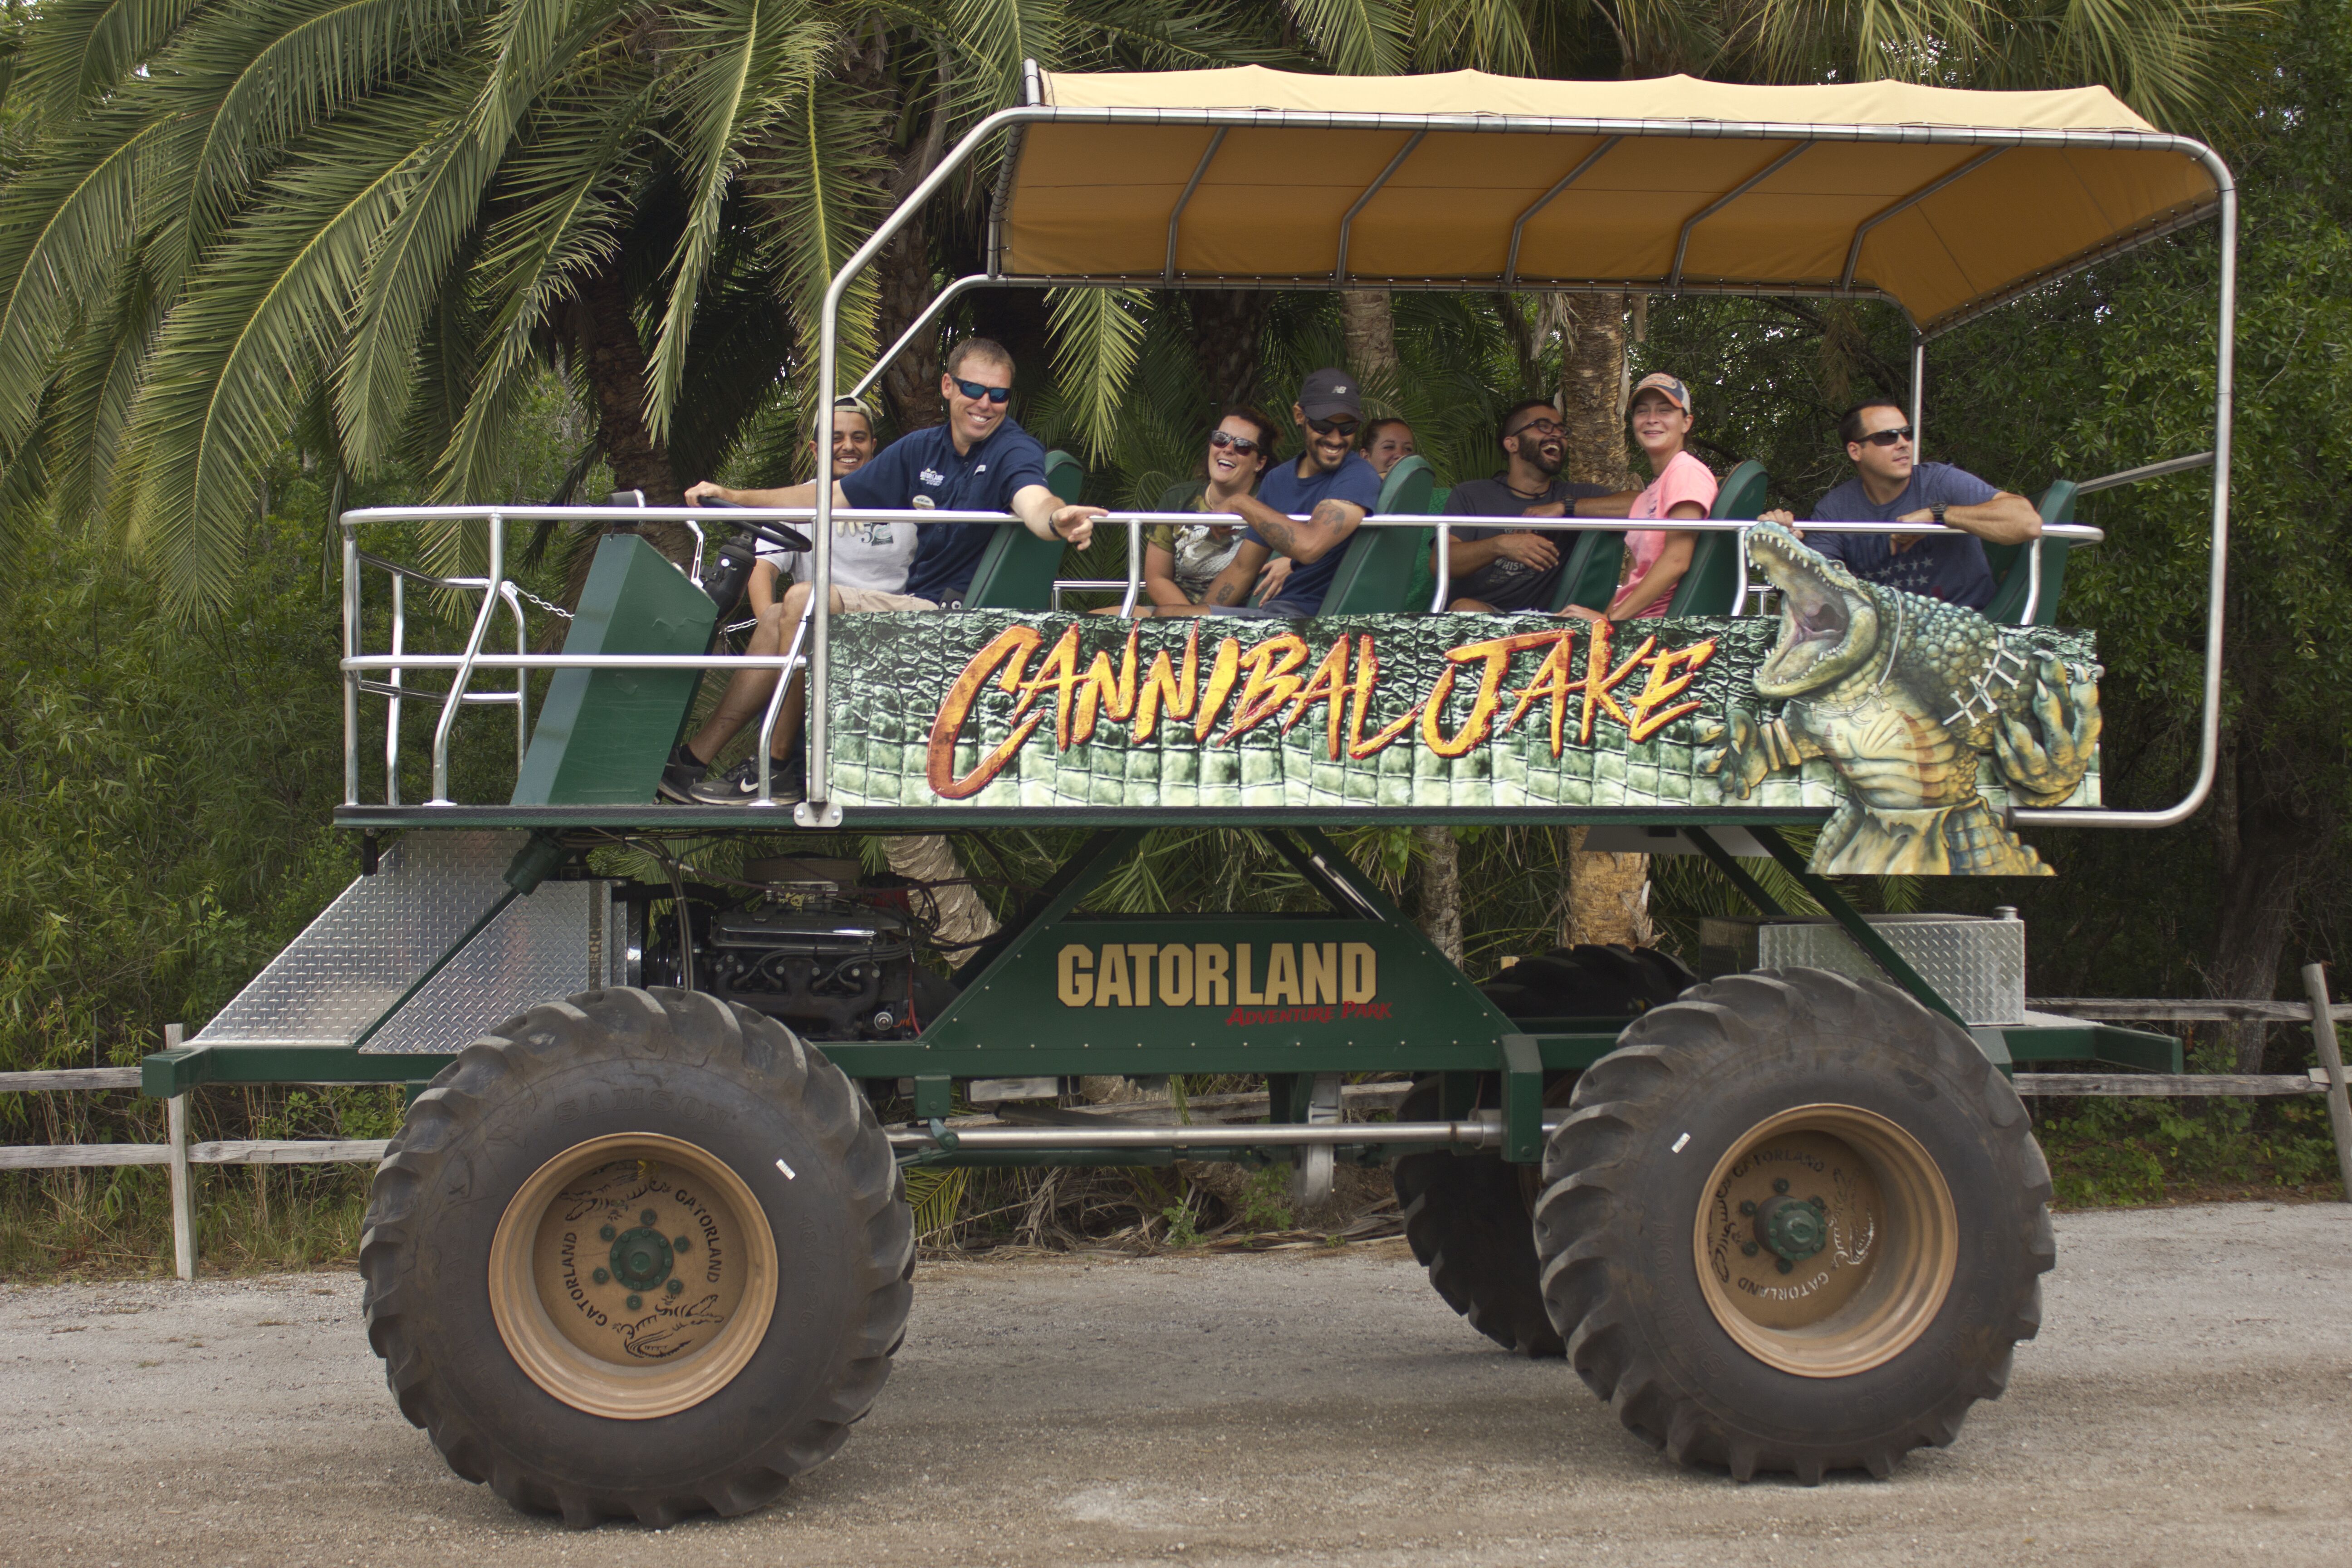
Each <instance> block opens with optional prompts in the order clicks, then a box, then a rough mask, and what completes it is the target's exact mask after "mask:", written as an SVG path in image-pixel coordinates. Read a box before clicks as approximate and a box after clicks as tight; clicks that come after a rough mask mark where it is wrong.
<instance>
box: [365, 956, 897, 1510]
mask: <svg viewBox="0 0 2352 1568" xmlns="http://www.w3.org/2000/svg"><path fill="white" fill-rule="evenodd" d="M913 1267H914V1225H913V1217H912V1215H910V1214H909V1212H908V1207H907V1204H906V1201H905V1193H904V1185H903V1183H902V1182H901V1179H900V1177H899V1173H898V1166H897V1163H895V1162H894V1160H893V1159H892V1157H891V1152H890V1147H889V1144H888V1142H887V1140H886V1139H885V1137H884V1135H883V1133H882V1131H881V1128H880V1126H879V1124H878V1123H877V1122H876V1121H875V1119H874V1113H873V1110H872V1109H871V1108H870V1107H869V1106H868V1105H867V1104H866V1099H865V1097H864V1096H863V1095H861V1094H859V1093H857V1092H856V1089H855V1087H854V1086H853V1085H852V1084H851V1082H850V1080H849V1079H847V1078H846V1077H845V1076H844V1075H843V1074H842V1072H841V1071H840V1069H839V1068H835V1066H834V1065H833V1064H832V1063H830V1062H828V1061H826V1060H825V1059H824V1057H823V1056H821V1055H819V1054H818V1053H817V1052H816V1051H814V1050H813V1049H811V1048H809V1047H805V1046H803V1044H802V1043H801V1042H800V1041H799V1040H797V1039H795V1038H794V1037H793V1034H792V1032H791V1031H790V1030H788V1029H786V1028H784V1027H783V1026H782V1025H780V1024H777V1023H775V1022H774V1021H772V1020H771V1019H768V1018H766V1017H763V1016H761V1015H759V1014H757V1013H754V1012H752V1011H751V1010H750V1009H748V1008H744V1007H739V1006H734V1005H729V1004H724V1003H721V1002H719V1001H718V1000H716V999H714V998H712V997H709V996H704V995H698V994H694V993H691V992H685V991H675V990H656V991H640V990H625V989H619V988H615V989H612V990H606V991H591V992H587V993H585V994H581V995H577V996H574V997H572V998H571V999H570V1000H569V1001H565V1002H550V1003H544V1004H542V1005H539V1006H536V1007H533V1008H532V1009H531V1010H530V1012H528V1013H525V1014H522V1015H520V1016H516V1017H512V1018H509V1019H508V1020H507V1021H506V1022H505V1023H503V1024H501V1025H499V1026H498V1028H496V1029H495V1030H493V1031H492V1032H490V1033H489V1034H488V1035H486V1036H484V1037H482V1038H480V1039H478V1040H477V1041H476V1042H475V1043H474V1044H472V1045H470V1046H468V1047H466V1049H465V1051H464V1053H463V1054H461V1055H460V1056H459V1057H458V1058H457V1060H456V1061H454V1062H452V1063H451V1064H450V1065H449V1066H448V1067H447V1068H446V1069H444V1070H443V1072H442V1073H441V1075H440V1076H439V1077H438V1078H436V1079H434V1081H433V1086H432V1088H431V1089H427V1090H426V1091H425V1093H424V1094H423V1095H421V1096H420V1097H418V1099H417V1100H416V1101H415V1104H414V1105H412V1106H411V1107H410V1108H409V1111H408V1118H407V1121H406V1123H405V1124H404V1126H403V1127H402V1129H401V1131H400V1134H399V1136H398V1137H396V1138H394V1140H393V1141H392V1145H391V1148H390V1150H389V1152H387V1154H386V1156H385V1159H384V1162H383V1166H382V1167H381V1169H380V1170H379V1171H378V1173H377V1175H376V1179H375V1187H374V1192H373V1195H372V1197H371V1200H370V1203H369V1206H368V1216H367V1228H366V1231H365V1233H364V1235H363V1237H362V1240H361V1244H360V1270H361V1273H362V1276H363V1277H364V1279H365V1282H366V1289H365V1297H364V1302H365V1312H366V1317H367V1324H368V1340H369V1342H370V1343H371V1344H372V1345H373V1346H374V1348H375V1352H376V1353H377V1354H378V1355H380V1356H382V1357H383V1360H384V1366H385V1375H386V1378H387V1380H388V1381H389V1382H390V1384H391V1385H392V1391H393V1394H394V1397H395V1398H396V1399H398V1401H399V1403H400V1408H401V1413H402V1414H403V1415H406V1416H407V1417H408V1418H409V1420H411V1421H412V1422H414V1423H415V1424H416V1425H417V1426H422V1427H424V1428H425V1430H426V1431H427V1432H428V1433H429V1434H431V1436H432V1439H433V1444H434V1446H435V1447H436V1448H438V1449H439V1450H440V1451H441V1454H442V1457H443V1458H446V1460H447V1461H448V1463H449V1467H450V1468H452V1469H454V1470H456V1471H457V1473H458V1474H459V1475H461V1476H463V1477H465V1478H466V1479H468V1480H474V1481H487V1482H488V1484H489V1486H490V1488H491V1489H492V1490H494V1491H496V1492H497V1493H498V1494H499V1496H500V1497H502V1498H504V1499H506V1500H508V1501H509V1502H510V1503H513V1504H515V1505H516V1506H518V1507H520V1508H525V1509H531V1510H541V1511H545V1512H551V1513H560V1514H562V1516H563V1519H564V1521H565V1522H566V1523H568V1524H572V1525H574V1526H586V1525H592V1524H594V1523H595V1522H596V1521H599V1520H600V1519H604V1518H608V1517H633V1518H635V1519H637V1520H639V1521H642V1522H644V1523H646V1524H650V1525H656V1526H661V1525H667V1524H670V1523H672V1522H674V1521H677V1519H679V1518H680V1517H682V1516H683V1515H685V1514H687V1513H689V1512H693V1511H695V1510H702V1509H709V1510H712V1511H714V1512H717V1513H721V1514H739V1513H743V1512H746V1511H748V1510H752V1509H756V1508H758V1507H760V1506H761V1505H762V1504H764V1503H766V1502H768V1501H769V1500H772V1499H773V1498H774V1497H775V1496H776V1494H777V1493H778V1492H779V1491H780V1490H782V1488H783V1486H784V1484H785V1482H786V1481H787V1480H789V1479H791V1478H792V1477H793V1476H795V1475H798V1474H799V1473H800V1472H802V1471H803V1470H806V1469H808V1468H811V1467H812V1466H814V1465H816V1464H818V1463H820V1462H822V1461H823V1460H824V1459H825V1458H827V1457H828V1456H830V1455H831V1454H832V1453H833V1451H834V1450H835V1449H836V1448H838V1447H840V1446H841V1444H842V1441H843V1439H844V1438H845V1437H846V1436H848V1434H849V1428H850V1426H851V1424H852V1423H854V1422H856V1421H857V1420H858V1419H859V1418H860V1417H862V1416H863V1415H865V1414H866V1410H867V1409H868V1408H869V1407H870V1406H871V1405H873V1403H874V1399H875V1396H876V1395H877V1394H879V1393H880V1392H881V1388H882V1384H883V1382H884V1380H885V1379H886V1378H887V1377H888V1375H889V1371H890V1358H891V1356H892V1354H893V1353H894V1352H896V1351H897V1350H898V1343H899V1341H900V1339H901V1338H902V1336H903V1334H904V1331H905V1325H906V1320H907V1309H908V1300H909V1294H910V1287H909V1285H908V1279H909V1278H910V1277H911V1275H912V1273H913Z"/></svg>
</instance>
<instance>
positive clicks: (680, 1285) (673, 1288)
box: [662, 1279, 686, 1296]
mask: <svg viewBox="0 0 2352 1568" xmlns="http://www.w3.org/2000/svg"><path fill="white" fill-rule="evenodd" d="M662 1289H665V1290H667V1291H668V1292H669V1293H670V1294H671V1295H673V1296H675V1295H677V1293H678V1292H679V1291H681V1290H683V1289H686V1281H685V1280H683V1279H673V1280H671V1281H670V1282H669V1283H668V1284H667V1285H665V1286H663V1287H662Z"/></svg>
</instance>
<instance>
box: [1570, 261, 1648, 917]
mask: <svg viewBox="0 0 2352 1568" xmlns="http://www.w3.org/2000/svg"><path fill="white" fill-rule="evenodd" d="M1547 305H1548V306H1549V309H1548V310H1547V311H1546V316H1547V317H1548V318H1549V319H1550V320H1553V321H1558V322H1559V331H1560V334H1561V342H1560V356H1559V358H1560V367H1559V371H1560V374H1559V380H1560V398H1559V409H1560V418H1561V419H1562V420H1563V421H1564V422H1566V424H1567V426H1568V464H1567V468H1568V477H1569V478H1570V479H1576V480H1579V481H1580V482H1582V483H1584V484H1590V485H1607V486H1609V487H1610V488H1611V489H1631V488H1633V473H1632V472H1631V470H1630V468H1628V466H1627V464H1626V460H1625V409H1624V398H1625V310H1626V297H1625V296H1624V295H1622V294H1580V295H1573V296H1570V295H1565V294H1556V295H1553V296H1551V298H1550V300H1548V301H1547ZM1584 835H1585V830H1584V829H1583V828H1581V827H1578V828H1573V829H1571V830H1570V838H1569V855H1568V864H1569V870H1568V896H1567V898H1566V900H1564V902H1565V904H1566V907H1567V915H1566V918H1565V919H1563V920H1562V921H1561V922H1560V930H1559V940H1560V943H1561V945H1563V946H1573V945H1574V944H1576V943H1578V942H1623V943H1624V944H1625V945H1627V946H1628V947H1641V946H1644V945H1646V944H1647V943H1649V942H1652V941H1654V939H1655V935H1656V933H1655V931H1654V930H1653V928H1652V926H1651V924H1650V858H1649V857H1648V856H1646V855H1609V854H1603V853H1599V852H1589V851H1587V850H1586V849H1585V847H1584Z"/></svg>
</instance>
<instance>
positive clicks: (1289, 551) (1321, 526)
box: [1226, 496, 1364, 571]
mask: <svg viewBox="0 0 2352 1568" xmlns="http://www.w3.org/2000/svg"><path fill="white" fill-rule="evenodd" d="M1234 510H1236V511H1238V512H1240V513H1241V514H1242V516H1243V517H1244V518H1246V519H1247V520H1248V521H1249V525H1250V526H1251V527H1252V528H1254V529H1255V530H1257V536H1258V537H1259V538H1260V539H1263V540H1265V542H1266V543H1267V544H1269V545H1271V546H1272V547H1273V548H1274V551H1275V552H1276V554H1279V555H1287V556H1289V557H1290V558H1291V559H1292V560H1293V561H1296V562H1297V563H1298V564H1300V565H1301V566H1305V565H1307V564H1309V563H1313V562H1317V561H1320V560H1321V559H1322V558H1323V557H1324V556H1326V555H1328V554H1329V553H1330V552H1332V551H1334V550H1337V549H1338V548H1339V546H1340V545H1342V544H1345V543H1346V542H1348V536H1349V534H1351V533H1353V532H1355V531H1356V525H1357V524H1359V523H1360V522H1362V521H1364V509H1363V508H1362V507H1360V506H1358V505H1356V503H1355V502H1353V501H1344V500H1339V499H1338V498H1336V497H1326V498H1325V499H1323V500H1319V501H1317V502H1316V503H1315V510H1313V511H1312V512H1310V513H1308V514H1307V521H1304V522H1293V521H1291V520H1290V519H1289V518H1287V517H1286V516H1284V515H1283V514H1282V513H1281V512H1278V511H1276V510H1274V509H1273V508H1272V507H1270V506H1268V505H1266V504H1265V502H1264V501H1262V500H1258V499H1257V498H1256V497H1255V496H1243V497H1241V498H1240V499H1238V500H1235V501H1234ZM1243 548H1244V550H1246V549H1247V548H1248V546H1246V545H1244V547H1243ZM1226 570H1227V571H1231V570H1232V568H1231V567H1227V568H1226Z"/></svg>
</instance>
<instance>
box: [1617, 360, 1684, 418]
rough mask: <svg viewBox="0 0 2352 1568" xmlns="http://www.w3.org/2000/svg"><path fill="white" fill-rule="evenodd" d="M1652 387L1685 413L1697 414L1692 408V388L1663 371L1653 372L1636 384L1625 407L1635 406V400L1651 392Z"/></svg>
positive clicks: (1628, 395)
mask: <svg viewBox="0 0 2352 1568" xmlns="http://www.w3.org/2000/svg"><path fill="white" fill-rule="evenodd" d="M1652 387H1655V388H1656V389H1657V390H1658V391H1660V392H1663V393H1664V394H1665V395H1667V397H1669V398H1671V399H1672V400H1673V402H1674V405H1675V407H1677V408H1679V409H1681V410H1682V411H1683V412H1684V413H1685V414H1691V413H1695V412H1696V410H1695V409H1693V408H1692V407H1691V395H1690V388H1689V387H1687V386H1685V385H1684V384H1682V382H1681V381H1680V380H1679V379H1678V378H1676V377H1675V376H1671V375H1668V374H1666V373H1665V372H1664V371H1662V370H1658V371H1652V372H1651V373H1650V374H1647V375H1645V376H1643V378H1642V379H1641V380H1639V381H1637V382H1635V383H1634V384H1633V391H1632V392H1631V393H1629V394H1627V395H1626V397H1625V406H1626V407H1628V408H1631V407H1632V406H1633V399H1634V398H1637V397H1639V396H1641V395H1642V394H1643V393H1644V392H1646V391H1648V390H1650V389H1651V388H1652Z"/></svg>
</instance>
